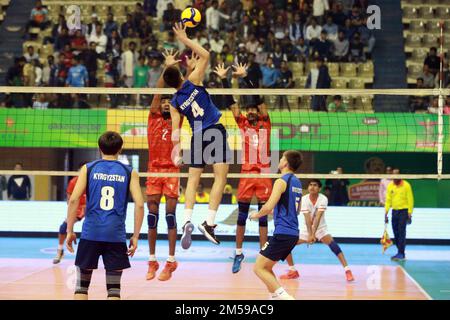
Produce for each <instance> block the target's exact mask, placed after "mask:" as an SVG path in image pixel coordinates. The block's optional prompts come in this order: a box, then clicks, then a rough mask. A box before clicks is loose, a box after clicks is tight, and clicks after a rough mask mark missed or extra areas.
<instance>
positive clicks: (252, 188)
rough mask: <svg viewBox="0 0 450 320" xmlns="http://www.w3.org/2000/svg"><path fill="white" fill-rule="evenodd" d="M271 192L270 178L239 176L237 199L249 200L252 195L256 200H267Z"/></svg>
mask: <svg viewBox="0 0 450 320" xmlns="http://www.w3.org/2000/svg"><path fill="white" fill-rule="evenodd" d="M271 193H272V179H255V178H241V179H240V180H239V186H238V194H237V198H238V201H250V200H252V198H253V195H255V196H256V198H257V199H258V201H267V200H269V197H270V194H271Z"/></svg>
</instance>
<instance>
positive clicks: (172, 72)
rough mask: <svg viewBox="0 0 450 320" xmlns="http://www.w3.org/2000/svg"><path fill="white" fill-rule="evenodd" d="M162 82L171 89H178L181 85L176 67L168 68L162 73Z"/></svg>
mask: <svg viewBox="0 0 450 320" xmlns="http://www.w3.org/2000/svg"><path fill="white" fill-rule="evenodd" d="M163 78H164V82H165V83H166V84H167V85H168V86H169V87H171V88H178V87H179V86H180V84H181V81H182V79H181V74H180V71H179V70H178V69H177V68H176V67H173V66H172V67H168V68H167V69H166V71H164V75H163Z"/></svg>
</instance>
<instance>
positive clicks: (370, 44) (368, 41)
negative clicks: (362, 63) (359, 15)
mask: <svg viewBox="0 0 450 320" xmlns="http://www.w3.org/2000/svg"><path fill="white" fill-rule="evenodd" d="M358 32H359V34H360V35H361V42H362V44H363V45H364V46H365V47H367V54H366V56H367V59H371V58H372V51H373V48H374V47H375V36H374V34H373V31H372V30H369V28H367V26H366V25H365V24H363V25H362V26H361V27H359V29H358Z"/></svg>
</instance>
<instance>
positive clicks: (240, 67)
mask: <svg viewBox="0 0 450 320" xmlns="http://www.w3.org/2000/svg"><path fill="white" fill-rule="evenodd" d="M247 68H248V65H247V64H246V63H239V64H235V65H233V69H234V71H233V77H236V78H245V77H246V76H247Z"/></svg>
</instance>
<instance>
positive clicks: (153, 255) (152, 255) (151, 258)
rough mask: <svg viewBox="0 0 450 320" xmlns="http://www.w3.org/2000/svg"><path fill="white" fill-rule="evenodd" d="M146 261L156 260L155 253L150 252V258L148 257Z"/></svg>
mask: <svg viewBox="0 0 450 320" xmlns="http://www.w3.org/2000/svg"><path fill="white" fill-rule="evenodd" d="M148 261H156V255H155V254H151V255H150V258H149V259H148Z"/></svg>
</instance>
